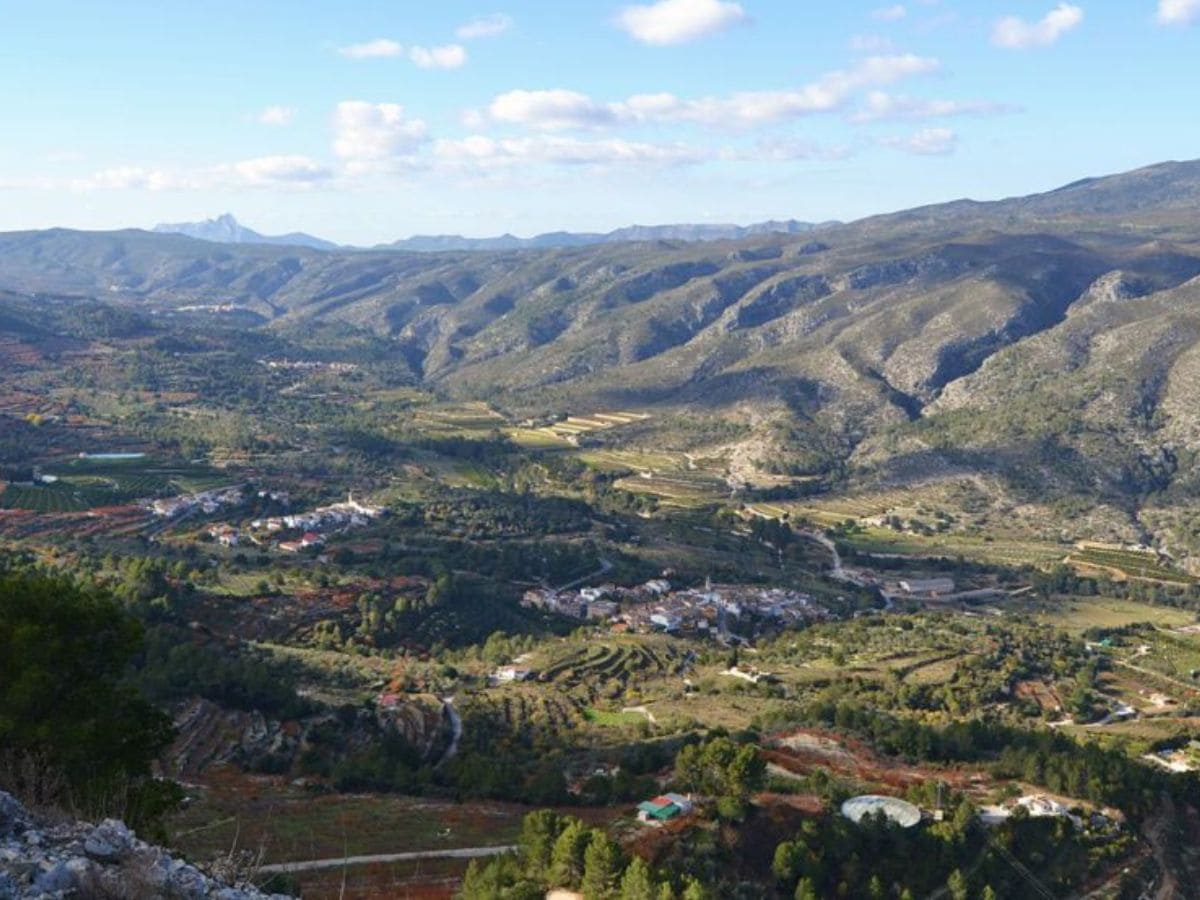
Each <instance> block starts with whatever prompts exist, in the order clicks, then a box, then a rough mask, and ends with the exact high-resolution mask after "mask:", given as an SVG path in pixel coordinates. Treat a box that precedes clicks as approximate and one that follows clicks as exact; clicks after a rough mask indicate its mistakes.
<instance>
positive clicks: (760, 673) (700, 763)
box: [0, 163, 1200, 898]
mask: <svg viewBox="0 0 1200 900" xmlns="http://www.w3.org/2000/svg"><path fill="white" fill-rule="evenodd" d="M1198 195H1200V169H1198V168H1197V164H1195V163H1184V164H1164V165H1163V166H1157V167H1153V168H1151V169H1147V170H1142V171H1139V172H1135V173H1130V174H1127V175H1122V176H1114V177H1113V178H1109V179H1101V180H1097V181H1091V182H1087V183H1082V184H1079V185H1074V186H1068V187H1067V188H1064V189H1062V190H1060V191H1056V192H1051V193H1049V194H1044V195H1039V196H1036V197H1031V198H1023V199H1014V200H1009V201H1000V202H997V203H992V204H970V203H959V204H950V205H946V206H942V207H932V208H928V209H923V210H914V211H911V212H908V213H901V214H895V215H892V216H887V217H878V218H875V219H867V220H863V221H860V222H854V223H849V224H844V225H843V224H831V225H827V226H821V227H819V228H816V229H814V230H806V231H804V232H803V233H794V234H755V235H750V236H748V237H744V238H740V239H738V240H736V241H706V242H704V243H688V242H685V241H680V240H666V239H660V240H655V241H651V242H640V243H633V242H631V243H611V244H603V245H590V246H578V247H566V248H564V247H553V248H531V249H501V250H473V251H447V252H432V253H421V254H415V253H406V252H400V251H395V250H375V251H348V250H342V249H318V248H310V247H298V246H294V245H287V244H272V245H267V244H236V245H227V244H209V243H206V242H203V241H199V240H195V239H192V238H188V237H185V236H180V235H176V234H149V233H145V232H132V231H130V232H116V233H84V232H68V231H62V230H55V231H49V232H36V233H35V232H29V233H19V234H13V233H10V234H4V235H0V289H2V291H3V293H2V294H0V363H2V368H0V542H2V550H3V564H2V567H3V570H4V572H5V573H6V576H7V577H12V578H15V579H20V578H28V579H34V580H36V579H38V578H51V579H53V578H66V579H68V580H69V581H70V582H71V583H72V584H74V585H75V586H76V587H77V588H78V589H79V590H83V591H98V592H101V593H103V594H104V595H105V596H108V597H111V598H112V599H113V602H114V603H115V604H116V606H117V607H118V608H119V610H120V614H121V615H122V616H125V617H127V618H128V619H129V621H131V622H135V623H136V626H133V627H135V630H136V631H137V632H138V634H139V636H140V637H139V640H138V643H137V649H136V651H131V652H130V654H129V658H128V660H127V665H125V666H124V667H123V668H122V669H121V672H120V677H121V679H123V680H122V684H124V685H125V686H127V687H128V688H129V690H131V691H133V692H135V693H136V694H137V695H138V696H139V697H142V698H144V699H145V700H146V701H147V702H149V703H151V704H153V706H154V707H155V708H157V709H159V710H162V711H165V712H166V713H167V714H168V715H169V717H170V723H171V733H170V735H169V740H167V741H166V742H165V743H164V744H163V746H162V748H161V752H159V753H157V754H156V755H155V758H154V760H153V767H152V771H153V773H154V774H155V775H157V776H159V777H161V778H164V779H170V780H172V781H174V782H177V783H178V784H179V785H180V786H181V789H182V802H181V803H179V804H176V806H175V808H173V809H172V810H171V811H170V812H168V813H164V815H163V816H161V817H160V818H159V819H158V820H157V821H158V823H159V824H160V825H161V827H162V829H163V837H164V840H166V841H168V842H169V845H170V846H171V847H172V848H173V849H174V850H176V851H177V852H179V853H181V854H183V855H185V856H186V857H187V858H189V859H192V860H195V861H197V862H203V863H205V864H212V865H222V866H225V867H227V868H230V867H231V870H232V871H234V872H235V874H238V875H239V876H241V877H245V878H253V879H256V880H257V881H258V882H259V883H262V884H269V885H272V886H274V887H275V888H277V889H280V890H292V891H296V890H299V891H302V892H303V896H305V897H310V896H311V897H324V896H330V897H332V896H358V897H372V896H376V897H382V896H396V895H405V894H399V892H401V891H403V892H407V894H406V895H408V896H414V897H416V896H420V897H449V896H455V895H459V896H464V897H468V898H471V897H486V896H518V894H506V893H503V891H509V890H516V886H517V885H519V884H521V883H524V882H526V881H530V880H532V881H533V882H535V883H537V884H539V885H543V886H549V883H550V881H553V880H554V879H558V880H559V881H562V882H563V883H571V884H575V885H576V886H578V883H580V882H581V880H583V878H584V874H585V872H584V869H585V866H584V865H583V863H582V861H581V860H582V854H583V852H584V851H583V850H582V849H579V847H582V846H584V845H585V844H588V842H589V841H590V842H591V844H590V845H594V846H596V847H601V848H604V852H605V853H608V854H610V855H611V859H609V860H608V861H607V862H605V863H604V865H607V866H609V867H610V868H612V869H613V872H611V873H610V874H611V877H612V879H613V880H614V883H616V879H618V878H619V879H624V878H626V877H630V878H632V877H634V876H630V875H628V872H629V871H630V870H637V869H638V867H639V866H640V867H644V868H647V871H648V872H650V873H651V874H652V875H653V878H654V880H656V881H657V882H659V883H661V884H663V885H667V887H666V888H665V890H668V891H670V892H671V893H669V894H663V895H662V896H668V895H669V896H680V897H688V898H693V897H703V896H734V894H733V893H729V892H732V891H734V890H742V891H744V892H745V893H744V894H737V896H743V895H744V896H747V897H750V896H754V897H760V896H761V897H774V896H792V895H794V894H795V892H796V891H797V889H798V886H799V885H800V883H801V882H802V881H804V880H806V879H807V880H809V881H813V880H814V879H815V880H817V881H820V883H821V884H823V885H825V886H826V887H829V889H830V890H837V885H838V884H845V885H846V891H849V892H850V894H849V895H854V896H865V895H866V894H864V893H861V892H863V891H867V890H868V889H870V890H874V888H870V887H869V886H870V885H871V884H872V883H874V881H876V880H879V882H880V883H881V884H883V883H884V880H886V884H887V885H888V887H887V890H888V891H891V893H890V894H887V896H892V895H895V896H904V894H903V892H904V891H908V892H909V893H908V896H913V895H914V894H913V892H917V891H919V892H922V895H928V894H929V893H931V892H934V891H937V890H941V889H942V887H943V886H944V885H945V884H946V883H947V879H950V878H952V876H954V873H957V878H958V879H959V880H961V879H964V878H970V879H973V881H972V883H973V884H974V885H975V887H976V888H977V890H978V891H979V892H980V893H981V895H982V890H983V888H984V887H985V886H987V887H989V888H990V889H993V890H994V891H998V892H1001V893H999V896H1023V895H1028V894H1022V893H1020V892H1021V891H1027V890H1034V888H1031V887H1030V884H1031V882H1030V880H1029V878H1030V876H1029V875H1028V874H1027V873H1028V872H1036V873H1037V875H1036V881H1037V884H1039V885H1040V886H1041V887H1039V888H1037V889H1036V890H1038V891H1043V890H1044V892H1045V893H1042V894H1041V895H1049V896H1080V897H1082V896H1088V897H1095V898H1101V897H1112V898H1117V897H1132V896H1139V895H1144V894H1145V895H1149V894H1147V893H1146V892H1152V891H1154V890H1157V889H1159V888H1160V887H1161V885H1162V883H1163V882H1162V880H1161V876H1162V865H1161V859H1163V858H1166V857H1167V856H1169V857H1170V858H1172V859H1174V858H1176V855H1178V854H1180V853H1182V852H1183V851H1182V849H1181V848H1182V847H1183V846H1184V845H1186V843H1187V842H1188V841H1190V840H1191V839H1192V838H1193V837H1194V836H1195V834H1197V833H1198V832H1197V830H1196V829H1197V824H1196V812H1195V811H1196V809H1200V806H1198V805H1197V804H1198V803H1200V800H1198V798H1197V796H1196V795H1195V783H1196V782H1195V776H1194V775H1192V774H1190V773H1191V771H1192V770H1193V768H1194V763H1195V760H1196V758H1197V757H1196V754H1195V740H1196V737H1197V734H1196V728H1197V723H1198V722H1200V712H1198V710H1200V631H1198V627H1197V621H1198V616H1200V583H1198V581H1197V577H1198V576H1200V563H1198V562H1197V560H1200V519H1197V518H1196V516H1195V514H1194V513H1193V508H1194V506H1195V504H1196V501H1197V493H1196V491H1197V486H1196V484H1195V465H1194V459H1195V453H1196V452H1197V449H1200V445H1198V444H1197V443H1196V436H1197V434H1200V431H1197V428H1198V427H1200V426H1198V422H1200V420H1197V418H1196V416H1197V412H1196V409H1195V406H1194V403H1192V402H1191V398H1192V394H1193V393H1194V392H1193V391H1192V388H1193V387H1194V384H1193V378H1192V371H1191V366H1192V364H1193V356H1194V355H1195V348H1196V339H1197V337H1200V331H1198V330H1197V329H1196V327H1195V326H1196V324H1197V322H1198V321H1200V319H1197V318H1196V313H1197V308H1196V305H1195V301H1196V299H1197V297H1200V294H1198V291H1200V288H1198V287H1197V285H1198V283H1200V282H1198V280H1197V276H1200V232H1197V231H1196V230H1195V228H1194V222H1193V221H1192V219H1191V218H1190V217H1189V215H1188V210H1189V209H1192V208H1194V202H1195V198H1196V197H1197V196H1198ZM73 589H74V588H73ZM664 792H666V793H664ZM681 792H682V793H681ZM875 793H880V794H885V795H887V796H892V797H898V798H899V797H903V798H905V799H907V800H908V801H910V802H911V803H913V804H914V805H915V806H916V807H917V809H918V811H919V812H920V813H921V814H922V815H923V817H924V818H923V819H922V824H921V825H920V826H919V827H918V828H916V829H914V830H912V831H905V830H903V829H898V828H892V827H890V826H887V825H886V824H885V823H883V822H871V823H868V824H867V825H866V826H864V827H863V828H858V827H857V826H853V827H852V826H851V825H848V824H846V822H847V821H848V820H845V819H843V818H841V817H840V816H839V815H838V813H837V810H838V809H840V805H841V803H842V802H843V801H845V800H846V799H847V798H850V797H852V796H855V795H863V794H868V795H869V794H875ZM667 794H672V795H677V796H679V797H680V798H683V797H684V795H687V796H694V798H695V801H696V809H692V808H690V806H689V808H688V809H687V810H686V811H685V812H684V813H682V814H681V815H680V816H679V817H678V818H673V817H669V819H667V820H663V822H662V823H661V824H647V823H646V822H645V821H640V820H639V819H638V809H639V807H638V804H639V803H646V802H651V801H653V802H652V804H651V805H652V806H653V804H654V803H658V801H659V800H662V798H663V797H665V796H667ZM1164 798H1166V799H1164ZM672 802H674V801H672ZM691 803H692V801H691V800H688V801H687V804H691ZM1168 803H1169V804H1170V805H1171V806H1170V808H1171V809H1176V810H1177V811H1176V812H1175V813H1171V815H1172V816H1174V818H1173V819H1172V824H1171V827H1170V828H1167V829H1166V832H1167V836H1164V827H1163V825H1162V823H1163V821H1164V817H1165V816H1167V815H1168V813H1167V812H1166V811H1165V810H1167V808H1168ZM668 806H669V803H661V804H659V806H657V807H655V808H656V809H666V808H667V807H668ZM539 810H554V813H553V816H555V817H556V818H550V817H549V816H550V814H548V813H542V812H539ZM1029 810H1035V811H1041V813H1044V815H1043V814H1040V813H1035V814H1030V813H1029ZM643 811H644V810H643ZM664 815H668V814H664ZM673 815H674V814H673V813H672V814H669V816H673ZM527 816H529V818H526V817H527ZM548 823H549V824H548ZM1072 823H1076V824H1072ZM539 829H541V830H540V831H539ZM572 829H574V831H572ZM576 833H578V834H576ZM547 834H551V837H547V836H546V835H547ZM564 834H567V835H568V836H570V835H572V834H575V837H576V839H577V840H578V841H579V842H580V843H579V845H578V847H577V848H576V849H577V850H578V853H577V854H576V855H577V856H578V859H577V860H576V863H575V864H572V865H574V869H571V868H570V866H568V867H567V869H566V870H563V871H558V870H555V872H556V874H554V875H550V874H548V873H549V872H550V869H549V868H548V866H549V862H548V860H545V859H543V860H542V861H541V862H539V857H538V855H537V854H538V853H539V852H542V851H539V850H538V849H537V848H538V847H543V850H546V847H547V846H550V845H552V846H553V847H557V846H558V842H559V841H560V840H561V839H563V835H564ZM579 835H584V836H583V837H580V836H579ZM587 835H591V837H587ZM551 838H552V840H551ZM585 838H586V839H585ZM539 841H540V842H542V843H539ZM546 841H550V845H546V844H545V842H546ZM806 841H809V842H810V843H809V844H806V843H805V842H806ZM610 843H611V845H612V847H611V848H610V847H609V844H610ZM818 843H819V844H820V845H821V846H824V847H826V848H828V858H827V860H826V862H825V863H822V864H821V865H817V864H816V863H815V862H813V859H812V858H811V857H812V854H811V853H810V851H811V850H812V849H813V847H815V846H817V844H818ZM569 844H570V841H569V840H568V841H566V843H564V847H566V848H567V849H570V848H569V846H568V845H569ZM590 845H589V846H590ZM884 846H886V847H890V848H891V851H894V852H890V851H889V852H879V847H884ZM997 846H999V847H1001V848H1002V849H997ZM510 847H517V848H518V850H517V852H516V853H515V854H506V851H507V848H510ZM806 847H807V848H808V849H805V848H806ZM872 847H874V848H875V850H872V849H871V848H872ZM898 848H899V849H898ZM493 852H494V853H495V854H497V855H496V857H495V858H494V859H493V858H492V857H491V856H489V855H488V854H491V853H493ZM555 852H556V853H557V851H555ZM566 852H567V850H565V849H564V850H563V853H564V854H565V853H566ZM599 852H600V851H599V850H597V851H594V853H593V856H594V855H596V854H598V853H599ZM918 852H919V853H923V854H924V856H923V857H922V858H923V859H926V860H927V865H922V866H914V867H913V868H912V870H910V871H904V870H903V869H902V868H900V867H898V866H897V864H896V863H897V860H900V859H903V858H904V854H907V853H918ZM426 853H428V854H429V855H428V856H421V858H416V857H414V856H411V855H407V856H406V855H405V854H417V855H418V856H420V855H421V854H426ZM546 853H549V851H548V850H546ZM806 854H807V855H806ZM476 856H477V857H478V858H476ZM360 857H371V858H374V857H386V859H371V860H366V861H363V860H359V861H358V862H351V861H350V860H351V858H360ZM564 858H565V857H564ZM338 860H346V862H345V864H344V865H338V863H337V861H338ZM863 860H870V862H869V863H868V862H863ZM1156 860H1159V862H1156ZM330 861H333V862H330ZM618 861H619V862H620V865H619V866H618ZM315 863H320V864H319V865H317V864H315ZM309 864H312V865H309ZM563 865H566V863H563ZM599 865H600V863H595V862H594V861H593V866H599ZM1173 865H1174V864H1173ZM1195 868H1196V867H1195V866H1194V864H1193V863H1191V862H1188V863H1186V864H1179V865H1178V866H1175V867H1174V868H1173V870H1172V872H1171V875H1172V877H1173V878H1175V879H1177V882H1172V883H1176V884H1177V889H1178V891H1180V892H1179V893H1176V894H1174V895H1171V894H1165V893H1161V892H1160V893H1158V894H1155V896H1162V897H1164V898H1166V897H1168V896H1181V897H1182V896H1188V893H1187V890H1188V888H1187V885H1188V884H1195V883H1196V881H1195V879H1196V877H1197V874H1196V872H1195V871H1194V870H1195ZM697 873H702V874H703V875H704V879H707V881H706V883H711V884H714V885H719V886H720V887H719V888H718V891H719V892H718V893H716V894H709V895H706V894H703V893H698V892H700V891H701V888H700V887H696V885H697V883H698V882H697V881H696V880H695V876H696V875H697ZM637 877H639V878H640V877H642V876H641V874H640V871H639V874H638V875H637ZM647 877H648V878H649V877H650V876H649V875H647ZM1189 879H1190V881H1189ZM1179 884H1182V885H1183V887H1178V885H1179ZM689 891H691V893H689ZM752 891H758V893H751V892H752ZM855 891H858V892H860V893H857V894H856V893H854V892H855ZM995 895H996V894H993V896H995ZM520 896H525V895H524V894H521V895H520ZM611 896H616V895H615V894H612V895H611ZM880 896H883V895H880Z"/></svg>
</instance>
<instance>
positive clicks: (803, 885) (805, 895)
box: [796, 878, 819, 900]
mask: <svg viewBox="0 0 1200 900" xmlns="http://www.w3.org/2000/svg"><path fill="white" fill-rule="evenodd" d="M818 896H819V895H818V894H817V886H816V885H815V884H813V880H812V879H811V878H801V879H800V881H799V883H798V884H797V885H796V900H818Z"/></svg>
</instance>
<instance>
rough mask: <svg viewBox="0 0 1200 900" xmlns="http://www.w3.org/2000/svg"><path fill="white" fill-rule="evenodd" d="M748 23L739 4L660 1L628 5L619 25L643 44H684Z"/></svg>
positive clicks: (708, 0)
mask: <svg viewBox="0 0 1200 900" xmlns="http://www.w3.org/2000/svg"><path fill="white" fill-rule="evenodd" d="M745 20H746V11H745V10H744V9H743V8H742V7H741V5H740V4H738V3H730V2H725V0H659V2H657V3H651V4H650V5H648V6H627V7H625V9H623V10H621V12H620V13H619V14H618V16H617V25H618V26H619V27H620V28H622V29H623V30H625V31H626V32H628V33H629V34H630V35H631V36H632V37H633V38H634V39H635V40H638V41H641V42H642V43H643V44H653V45H655V46H660V47H661V46H667V45H670V44H684V43H687V42H688V41H694V40H696V39H697V38H702V37H707V36H708V35H710V34H716V33H717V32H719V31H724V30H725V29H727V28H730V27H732V26H733V25H736V24H738V23H739V22H744V21H745Z"/></svg>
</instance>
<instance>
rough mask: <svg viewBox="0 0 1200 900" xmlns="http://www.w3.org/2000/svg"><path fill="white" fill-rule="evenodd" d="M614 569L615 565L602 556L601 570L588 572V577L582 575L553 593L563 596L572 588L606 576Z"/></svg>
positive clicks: (557, 588)
mask: <svg viewBox="0 0 1200 900" xmlns="http://www.w3.org/2000/svg"><path fill="white" fill-rule="evenodd" d="M612 567H613V564H612V563H611V562H609V561H608V560H607V559H605V558H604V557H603V556H602V557H600V568H598V569H597V570H596V571H595V572H588V573H587V574H586V575H581V576H580V577H579V578H576V579H575V580H574V581H568V582H567V583H566V584H564V585H563V586H562V587H556V588H555V589H554V591H553V593H555V594H561V593H562V592H563V591H569V590H571V588H573V587H576V586H577V585H580V584H584V583H586V582H588V581H591V580H592V579H593V578H599V577H600V576H601V575H606V574H608V573H609V572H610V571H611V570H612Z"/></svg>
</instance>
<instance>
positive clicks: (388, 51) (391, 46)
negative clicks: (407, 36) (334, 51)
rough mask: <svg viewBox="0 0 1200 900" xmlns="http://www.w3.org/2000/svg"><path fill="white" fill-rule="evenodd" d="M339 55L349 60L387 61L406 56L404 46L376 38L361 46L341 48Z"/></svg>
mask: <svg viewBox="0 0 1200 900" xmlns="http://www.w3.org/2000/svg"><path fill="white" fill-rule="evenodd" d="M338 53H340V54H341V55H342V56H344V57H346V58H347V59H387V58H391V57H396V56H403V55H404V45H403V44H398V43H396V42H395V41H392V40H388V39H387V38H376V39H375V40H373V41H365V42H363V43H361V44H350V45H349V46H348V47H339V48H338Z"/></svg>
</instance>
